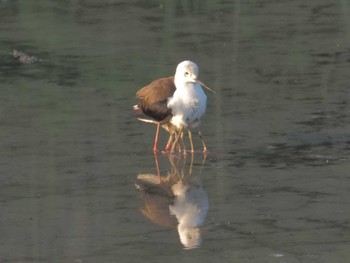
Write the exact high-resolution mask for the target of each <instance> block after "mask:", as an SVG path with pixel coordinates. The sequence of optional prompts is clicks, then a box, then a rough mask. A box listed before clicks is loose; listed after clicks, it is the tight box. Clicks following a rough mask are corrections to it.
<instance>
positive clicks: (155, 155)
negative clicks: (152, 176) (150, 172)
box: [154, 152, 162, 183]
mask: <svg viewBox="0 0 350 263" xmlns="http://www.w3.org/2000/svg"><path fill="white" fill-rule="evenodd" d="M154 161H155V163H156V169H157V174H158V178H159V183H161V182H162V179H161V176H160V170H159V163H158V157H157V154H156V152H154Z"/></svg>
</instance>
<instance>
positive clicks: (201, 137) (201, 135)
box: [198, 130, 208, 153]
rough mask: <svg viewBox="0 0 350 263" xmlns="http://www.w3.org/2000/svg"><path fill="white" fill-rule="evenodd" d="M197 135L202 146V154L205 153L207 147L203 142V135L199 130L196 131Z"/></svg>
mask: <svg viewBox="0 0 350 263" xmlns="http://www.w3.org/2000/svg"><path fill="white" fill-rule="evenodd" d="M198 135H199V138H200V139H201V141H202V144H203V152H204V153H207V152H208V149H207V146H206V145H205V142H204V139H203V134H202V132H201V131H200V130H198Z"/></svg>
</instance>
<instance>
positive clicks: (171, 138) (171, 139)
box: [165, 133, 174, 153]
mask: <svg viewBox="0 0 350 263" xmlns="http://www.w3.org/2000/svg"><path fill="white" fill-rule="evenodd" d="M173 139H174V134H173V133H171V134H170V136H169V139H168V142H167V144H166V146H165V152H167V153H168V152H170V150H171V143H172V142H173Z"/></svg>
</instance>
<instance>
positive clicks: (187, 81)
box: [168, 60, 207, 130]
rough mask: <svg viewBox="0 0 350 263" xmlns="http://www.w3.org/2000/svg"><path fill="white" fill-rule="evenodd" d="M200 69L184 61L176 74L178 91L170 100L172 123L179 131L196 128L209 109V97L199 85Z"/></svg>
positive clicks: (192, 63)
mask: <svg viewBox="0 0 350 263" xmlns="http://www.w3.org/2000/svg"><path fill="white" fill-rule="evenodd" d="M198 81H199V80H198V67H197V65H196V64H195V63H194V62H192V61H188V60H187V61H183V62H181V63H180V64H179V65H178V66H177V68H176V73H175V86H176V90H175V92H174V95H173V96H172V97H171V98H169V100H168V107H169V108H171V109H172V114H173V117H172V119H171V123H172V124H173V125H175V126H176V127H177V128H178V129H180V130H181V129H183V128H196V127H197V126H198V125H199V121H200V118H201V117H202V115H203V114H204V113H205V110H206V107H207V96H206V95H205V93H204V91H203V89H202V87H201V85H200V84H199V83H198Z"/></svg>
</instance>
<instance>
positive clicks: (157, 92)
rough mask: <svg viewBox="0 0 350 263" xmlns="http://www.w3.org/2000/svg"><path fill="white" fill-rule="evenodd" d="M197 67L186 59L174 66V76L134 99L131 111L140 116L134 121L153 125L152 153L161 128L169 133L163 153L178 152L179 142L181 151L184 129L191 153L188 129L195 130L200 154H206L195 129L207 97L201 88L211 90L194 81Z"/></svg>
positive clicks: (162, 80)
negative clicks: (199, 145)
mask: <svg viewBox="0 0 350 263" xmlns="http://www.w3.org/2000/svg"><path fill="white" fill-rule="evenodd" d="M198 73H199V70H198V66H197V65H196V63H194V62H192V61H189V60H186V61H183V62H181V63H180V64H178V66H177V68H176V72H175V76H174V77H167V78H161V79H158V80H155V81H153V82H152V83H150V84H148V85H147V86H145V87H143V88H142V89H140V90H139V91H138V92H137V93H136V96H137V97H138V98H139V102H138V104H137V105H135V106H134V110H135V111H136V112H138V113H141V114H142V117H139V118H138V119H139V120H141V121H145V122H149V123H154V124H156V125H157V130H156V135H155V140H154V145H153V150H154V151H155V152H156V151H157V150H158V146H157V145H158V137H159V130H160V127H161V126H162V127H163V128H164V129H165V130H167V131H168V132H169V133H170V136H169V140H168V142H167V145H166V147H165V151H166V152H170V153H173V152H174V151H175V149H176V147H177V148H178V149H179V151H181V146H180V143H179V139H181V141H182V145H183V151H184V152H186V147H185V143H184V139H183V136H184V130H185V129H187V131H188V137H189V141H190V146H191V152H192V153H193V152H194V147H193V141H192V133H191V130H194V129H196V130H197V131H198V134H199V137H200V139H201V141H202V144H203V152H207V147H206V145H205V142H204V139H203V136H202V133H201V131H200V129H199V123H200V118H201V117H202V116H203V114H204V113H205V110H206V106H207V96H206V95H205V93H204V91H203V89H202V86H203V87H205V88H206V89H208V90H210V91H212V92H213V93H215V92H214V91H213V90H211V89H210V88H208V87H207V86H206V85H205V84H204V83H203V82H201V81H200V80H199V79H198Z"/></svg>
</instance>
